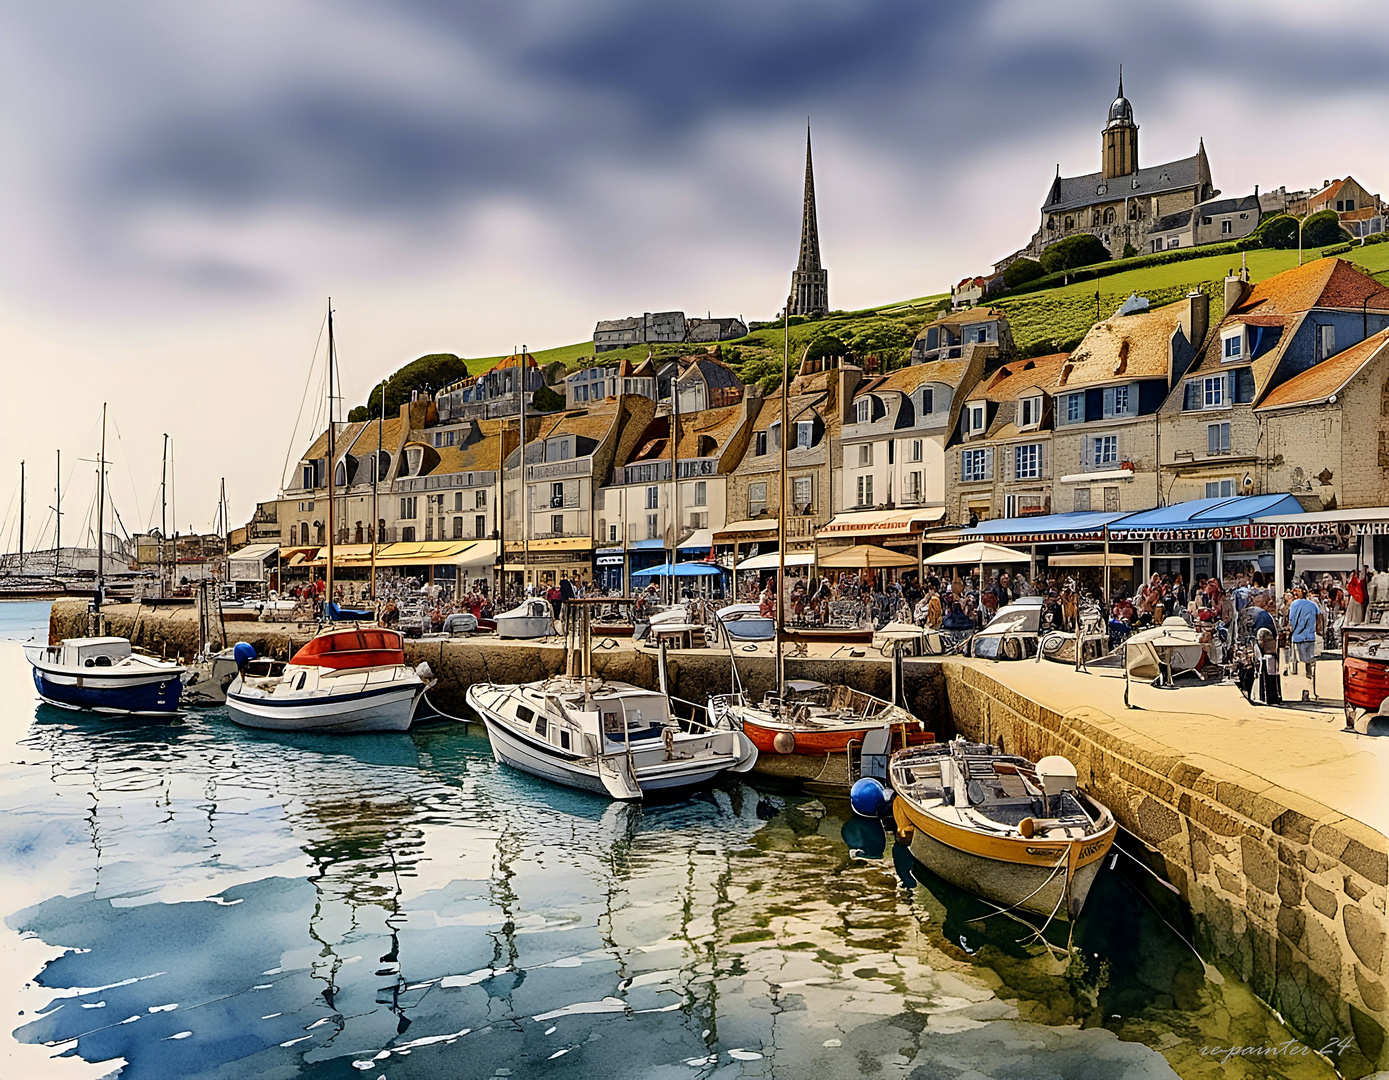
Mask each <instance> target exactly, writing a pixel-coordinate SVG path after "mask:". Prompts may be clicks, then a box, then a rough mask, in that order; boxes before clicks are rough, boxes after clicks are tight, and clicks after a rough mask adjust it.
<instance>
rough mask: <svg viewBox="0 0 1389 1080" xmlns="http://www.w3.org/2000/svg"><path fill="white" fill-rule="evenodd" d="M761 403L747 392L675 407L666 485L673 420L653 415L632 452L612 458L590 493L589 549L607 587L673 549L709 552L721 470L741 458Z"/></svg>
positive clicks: (723, 508)
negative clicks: (703, 405) (735, 398)
mask: <svg viewBox="0 0 1389 1080" xmlns="http://www.w3.org/2000/svg"><path fill="white" fill-rule="evenodd" d="M761 404H762V402H761V398H759V397H757V396H756V395H750V396H749V397H748V398H746V399H745V400H744V401H742V402H740V403H738V404H736V405H729V406H725V407H724V408H719V409H705V410H702V411H700V412H697V413H693V414H690V415H686V414H685V413H684V412H682V413H681V414H680V418H679V445H678V447H677V450H678V454H677V456H678V459H679V461H678V465H679V469H678V473H677V477H676V484H675V488H674V490H673V491H672V487H671V482H670V476H671V464H672V462H671V452H670V449H671V448H670V425H671V422H672V418H671V415H670V414H669V413H664V414H661V415H657V416H653V417H652V419H651V421H650V422H649V423H648V424H647V425H646V429H645V430H644V431H643V432H642V433H641V436H640V438H639V439H638V440H637V444H636V449H635V450H634V451H633V453H632V454H631V456H630V457H629V458H627V459H626V460H625V461H619V462H617V463H616V464H614V466H613V469H612V473H611V475H610V477H609V478H608V482H607V483H606V484H604V485H603V486H602V487H600V488H599V489H598V491H597V493H596V496H595V499H596V502H595V511H594V513H595V516H596V518H597V523H596V526H595V531H594V540H595V544H596V548H595V550H596V551H597V553H598V557H599V559H600V560H602V561H601V562H600V563H599V577H600V578H601V580H602V581H603V582H604V583H605V584H606V585H608V586H609V587H612V588H617V589H623V590H624V591H626V590H628V588H629V584H630V577H631V574H632V572H633V571H636V570H642V569H646V568H648V567H651V566H657V565H659V564H661V563H663V562H665V561H666V558H667V557H668V555H669V552H670V549H671V548H672V547H675V548H678V549H681V551H683V552H698V553H699V557H703V556H704V555H707V554H708V552H709V549H710V548H711V547H712V546H713V535H714V533H715V532H717V531H719V530H721V529H723V527H724V525H725V523H726V520H727V514H728V474H729V473H730V472H732V471H733V469H734V468H735V467H736V466H737V465H738V463H739V462H740V461H741V460H742V457H743V452H744V450H745V449H746V448H747V444H748V439H749V436H750V434H751V431H752V424H753V421H754V420H755V419H756V417H757V414H758V410H759V408H760V406H761ZM672 499H673V500H674V503H673V504H672ZM672 506H673V507H674V509H673V510H672ZM686 557H690V556H686ZM624 566H625V568H626V573H625V575H624V572H623V567H624Z"/></svg>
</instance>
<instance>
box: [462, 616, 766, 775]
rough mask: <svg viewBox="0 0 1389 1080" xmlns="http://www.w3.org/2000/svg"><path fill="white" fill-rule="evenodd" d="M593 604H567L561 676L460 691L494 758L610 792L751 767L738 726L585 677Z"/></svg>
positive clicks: (655, 695) (653, 694)
mask: <svg viewBox="0 0 1389 1080" xmlns="http://www.w3.org/2000/svg"><path fill="white" fill-rule="evenodd" d="M599 603H603V601H602V600H592V601H585V600H578V601H570V602H569V605H568V608H567V614H568V616H569V619H568V621H569V632H568V635H567V636H568V645H569V650H568V656H569V659H568V670H567V672H566V674H564V675H559V676H555V677H553V678H549V679H543V680H541V681H539V682H533V683H521V684H515V683H512V684H495V683H475V684H474V685H472V686H470V687H469V688H468V691H467V694H466V700H467V702H468V705H469V706H470V707H471V708H472V709H473V710H475V711H476V712H477V713H478V715H480V716H481V717H482V719H483V722H484V723H485V724H486V726H487V734H488V736H489V738H490V739H491V741H492V753H493V755H494V756H495V757H496V759H497V761H499V762H501V763H502V764H505V765H510V766H512V767H513V768H516V769H520V770H521V771H522V772H527V773H530V774H531V775H533V776H539V777H543V778H544V779H546V780H552V781H554V782H555V783H559V784H564V785H566V786H568V787H573V788H579V789H581V790H584V791H592V792H596V793H598V794H607V795H611V796H612V797H613V798H615V799H640V798H642V797H643V796H644V795H646V794H648V793H650V792H655V791H666V790H671V789H679V788H687V787H692V786H694V785H697V784H702V783H704V782H706V781H708V780H712V779H713V778H714V777H716V776H718V775H719V773H721V772H724V771H731V772H746V771H747V770H749V769H751V768H752V766H753V765H754V764H755V763H756V761H757V748H756V747H755V746H753V745H752V743H751V741H750V740H749V739H748V738H747V737H746V736H745V735H744V734H743V733H742V732H741V731H736V730H714V729H711V728H707V727H704V726H703V725H699V724H697V723H695V722H693V721H688V720H681V719H679V718H677V717H676V716H674V715H672V713H671V709H670V699H669V698H668V697H667V696H666V695H665V694H663V693H660V692H658V691H653V690H645V689H643V688H641V687H639V686H633V685H632V684H630V683H624V682H612V681H609V680H607V679H604V678H601V677H598V676H595V675H593V674H592V670H591V664H590V654H589V651H588V648H587V646H588V643H589V633H588V625H589V624H588V616H589V610H590V607H591V605H593V604H599Z"/></svg>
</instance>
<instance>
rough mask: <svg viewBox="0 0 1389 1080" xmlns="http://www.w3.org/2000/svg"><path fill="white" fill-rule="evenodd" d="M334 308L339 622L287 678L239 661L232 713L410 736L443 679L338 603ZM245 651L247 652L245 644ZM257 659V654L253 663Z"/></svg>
mask: <svg viewBox="0 0 1389 1080" xmlns="http://www.w3.org/2000/svg"><path fill="white" fill-rule="evenodd" d="M336 359H337V346H336V343H335V340H334V337H333V306H332V301H331V300H330V301H329V303H328V457H327V470H326V471H327V474H328V565H327V585H328V589H327V594H326V595H327V598H328V602H327V603H325V604H324V609H325V616H326V617H327V618H328V619H329V620H332V621H330V622H329V623H328V624H327V625H326V626H324V627H323V629H321V630H320V631H319V633H318V634H317V636H315V637H313V638H311V639H310V640H309V641H308V642H307V643H306V644H305V645H304V646H303V648H301V649H300V650H299V651H298V652H296V653H295V654H294V655H293V656H292V657H291V658H290V661H289V663H288V664H287V665H286V666H285V668H284V670H283V672H281V673H280V674H278V675H272V676H270V677H261V676H259V675H257V674H255V673H254V670H255V669H254V668H253V667H252V666H251V665H250V664H249V663H244V662H241V661H239V660H238V668H239V669H240V671H239V674H238V675H237V676H236V678H234V679H233V680H232V681H231V684H230V685H229V686H228V687H227V690H226V696H227V712H228V714H229V715H230V716H231V718H232V719H233V720H234V721H236V723H238V724H241V725H242V726H243V727H253V728H264V729H267V730H271V731H314V732H354V733H355V732H361V731H404V730H406V729H407V728H408V727H409V726H410V724H411V723H412V722H413V721H414V718H415V711H416V709H418V707H419V704H420V701H421V700H423V698H424V695H425V692H426V691H427V690H428V689H429V688H430V687H431V686H433V685H434V682H435V679H434V675H433V672H432V671H430V669H429V665H428V664H424V663H421V664H420V665H418V667H416V668H414V669H411V668H410V667H408V666H407V665H406V663H405V635H404V634H402V633H401V632H400V631H399V630H392V629H389V628H387V627H384V626H376V625H362V624H363V623H366V622H368V621H369V620H370V613H368V612H354V611H349V610H347V609H341V608H339V607H338V606H337V604H336V603H334V600H333V541H334V539H335V537H334V535H333V534H334V532H335V531H336V528H337V523H336V520H335V518H334V508H333V502H334V495H333V473H334V470H335V466H336V462H335V460H334V458H335V456H336V455H335V452H334V438H335V434H336V433H335V430H334V424H335V421H334V419H333V368H334V365H335V362H336ZM237 648H238V649H239V648H240V646H239V645H238V646H237ZM253 658H254V650H250V655H249V656H248V657H247V659H248V660H250V659H253Z"/></svg>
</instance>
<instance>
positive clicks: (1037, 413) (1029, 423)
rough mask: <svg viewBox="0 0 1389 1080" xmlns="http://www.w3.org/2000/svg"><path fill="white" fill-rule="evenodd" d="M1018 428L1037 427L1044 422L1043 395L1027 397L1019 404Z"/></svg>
mask: <svg viewBox="0 0 1389 1080" xmlns="http://www.w3.org/2000/svg"><path fill="white" fill-rule="evenodd" d="M1018 406H1019V408H1018V427H1024V428H1029V427H1036V426H1037V425H1038V424H1040V423H1041V422H1042V398H1041V395H1040V394H1038V395H1034V396H1033V397H1025V398H1023V399H1022V400H1021V401H1019V402H1018Z"/></svg>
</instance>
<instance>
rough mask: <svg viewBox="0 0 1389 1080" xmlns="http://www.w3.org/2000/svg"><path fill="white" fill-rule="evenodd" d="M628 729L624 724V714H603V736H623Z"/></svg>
mask: <svg viewBox="0 0 1389 1080" xmlns="http://www.w3.org/2000/svg"><path fill="white" fill-rule="evenodd" d="M625 730H626V728H625V726H624V725H623V723H622V714H621V713H615V712H605V713H604V714H603V734H604V735H621V734H622V733H623V731H625Z"/></svg>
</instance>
